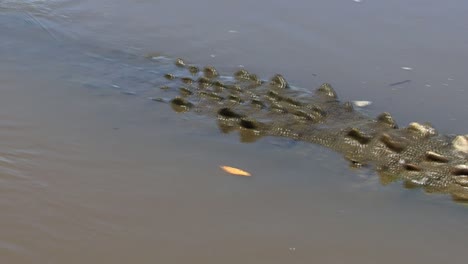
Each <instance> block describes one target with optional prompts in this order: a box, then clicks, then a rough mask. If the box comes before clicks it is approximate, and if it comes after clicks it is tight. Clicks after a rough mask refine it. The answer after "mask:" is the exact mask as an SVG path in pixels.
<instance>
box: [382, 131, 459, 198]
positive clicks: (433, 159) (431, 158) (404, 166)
mask: <svg viewBox="0 0 468 264" xmlns="http://www.w3.org/2000/svg"><path fill="white" fill-rule="evenodd" d="M439 139H440V140H431V141H420V142H418V143H416V144H414V148H411V149H409V150H408V152H407V153H408V155H406V158H404V157H402V156H399V160H398V161H397V162H395V163H394V164H393V165H392V166H391V167H390V168H387V169H385V170H383V171H380V172H379V174H380V176H381V180H382V181H383V183H384V184H385V183H388V182H393V181H395V180H398V179H404V180H405V186H406V187H407V188H415V187H423V188H424V190H425V191H427V192H430V193H449V194H451V195H452V198H453V199H454V200H455V201H459V202H468V135H460V136H456V137H452V138H451V140H443V138H439Z"/></svg>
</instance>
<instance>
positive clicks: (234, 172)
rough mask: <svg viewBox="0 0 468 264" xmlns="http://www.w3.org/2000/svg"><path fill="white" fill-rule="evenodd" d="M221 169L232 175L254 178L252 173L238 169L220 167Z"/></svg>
mask: <svg viewBox="0 0 468 264" xmlns="http://www.w3.org/2000/svg"><path fill="white" fill-rule="evenodd" d="M219 167H220V168H221V169H222V170H224V171H225V172H227V173H229V174H232V175H237V176H246V177H249V176H252V175H251V174H250V173H248V172H246V171H244V170H241V169H238V168H234V167H229V166H219Z"/></svg>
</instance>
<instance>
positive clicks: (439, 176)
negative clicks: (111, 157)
mask: <svg viewBox="0 0 468 264" xmlns="http://www.w3.org/2000/svg"><path fill="white" fill-rule="evenodd" d="M176 63H177V65H178V66H179V67H185V68H187V74H186V76H176V75H172V74H169V75H167V76H166V77H167V78H168V79H170V80H171V82H177V81H178V82H180V84H181V85H183V87H181V88H180V89H179V95H178V96H177V97H176V98H174V99H173V100H172V101H171V102H170V103H171V105H172V107H173V109H174V110H175V111H177V112H186V111H193V112H196V113H200V114H206V115H215V116H217V121H218V124H219V127H220V129H221V131H223V132H225V133H227V132H231V131H234V130H237V131H239V132H240V135H241V141H244V142H251V141H255V140H256V139H258V138H259V137H262V136H277V137H287V138H291V139H294V140H300V141H307V142H312V143H316V144H320V145H322V146H326V147H328V148H331V149H333V150H335V151H337V152H339V153H342V154H343V155H344V157H345V158H346V159H347V160H349V161H350V162H351V163H352V164H353V166H362V165H369V166H373V167H374V168H375V169H376V171H377V173H378V174H379V175H380V176H381V179H382V180H383V181H384V182H389V181H394V180H398V179H402V180H404V181H405V183H406V184H407V185H411V186H422V187H424V189H425V190H426V191H428V192H437V193H448V194H451V195H452V197H453V198H454V199H455V200H457V201H467V200H468V135H459V136H445V135H439V134H438V133H437V131H436V130H435V129H434V128H432V127H431V126H430V125H428V124H420V123H411V124H409V125H408V126H407V127H403V128H399V127H398V125H397V124H396V122H395V120H394V119H393V118H392V116H391V115H390V114H389V113H382V114H381V115H379V116H377V118H369V117H368V116H365V115H363V114H361V113H360V112H358V111H356V110H354V109H353V104H352V103H350V102H344V103H343V102H340V101H338V98H337V95H336V92H335V91H334V89H333V88H332V87H331V85H329V84H323V85H322V86H320V87H319V88H318V89H317V90H316V91H315V93H313V94H312V93H310V92H308V91H303V90H300V89H295V88H294V87H291V86H290V85H289V84H288V82H287V81H286V80H285V78H284V77H283V76H281V75H279V74H277V75H275V76H274V77H273V78H272V79H271V80H270V81H262V80H260V79H259V78H258V77H257V76H256V75H254V74H251V73H249V72H248V71H246V70H244V69H241V70H239V71H238V72H236V73H234V76H233V77H226V76H220V75H219V74H218V72H217V71H216V70H215V69H214V68H213V67H211V66H209V67H206V68H204V69H203V70H201V71H200V72H199V71H198V70H197V71H194V70H193V69H198V68H197V67H194V66H189V65H187V64H186V63H185V62H183V60H181V59H178V60H177V62H176ZM188 79H190V80H194V81H193V82H189V81H187V80H188ZM173 84H176V83H173ZM164 87H165V88H166V90H167V86H164Z"/></svg>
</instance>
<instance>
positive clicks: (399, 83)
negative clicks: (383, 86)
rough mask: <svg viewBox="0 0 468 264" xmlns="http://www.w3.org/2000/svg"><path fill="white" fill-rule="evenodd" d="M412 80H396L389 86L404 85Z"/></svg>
mask: <svg viewBox="0 0 468 264" xmlns="http://www.w3.org/2000/svg"><path fill="white" fill-rule="evenodd" d="M410 82H411V80H404V81H400V82H396V83H391V84H389V86H397V85H402V84H405V83H410Z"/></svg>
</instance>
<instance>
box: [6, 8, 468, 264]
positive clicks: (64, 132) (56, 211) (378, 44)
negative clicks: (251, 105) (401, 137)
mask: <svg viewBox="0 0 468 264" xmlns="http://www.w3.org/2000/svg"><path fill="white" fill-rule="evenodd" d="M466 10H468V4H467V3H465V1H455V0H453V1H432V0H431V1H428V0H426V1H422V0H421V1H417V0H413V1H403V0H396V1H391V3H390V2H389V1H365V0H363V1H361V2H355V1H352V0H332V1H296V2H291V3H286V2H284V1H255V2H252V1H242V0H241V1H230V2H224V1H209V0H201V1H129V0H117V1H110V0H101V1H90V0H89V1H85V0H82V1H11V0H5V1H4V0H2V1H0V55H1V59H0V91H1V96H0V212H1V214H0V262H1V263H11V264H18V263H252V264H254V263H255V264H257V263H344V262H346V263H396V262H405V263H406V262H411V263H441V262H451V263H465V262H466V259H467V257H468V253H467V252H466V250H465V249H466V243H467V242H466V238H467V237H468V208H467V207H466V206H464V205H461V204H457V203H454V202H452V201H451V200H450V197H447V196H444V195H427V194H425V193H424V192H423V191H421V190H408V189H405V188H403V187H402V184H401V183H395V184H391V185H388V186H383V185H381V184H380V183H379V179H378V177H377V175H376V174H375V173H373V172H372V171H367V170H355V169H349V168H348V164H347V163H346V162H345V161H344V160H343V158H342V157H340V155H338V154H336V153H333V152H331V151H329V150H327V149H324V148H321V147H319V146H316V145H312V144H307V143H292V142H290V141H287V140H278V139H272V138H264V139H262V140H260V141H258V142H256V143H251V144H242V143H240V142H239V140H238V136H237V135H236V134H232V135H231V134H229V135H222V134H221V133H220V132H219V131H218V128H217V127H216V124H215V122H214V120H212V119H211V118H209V117H203V116H194V115H180V114H176V113H174V112H173V111H172V110H171V109H170V107H168V106H167V105H165V104H161V103H156V102H153V101H151V100H148V97H151V96H156V95H158V92H156V90H155V89H154V85H158V84H160V83H162V82H164V80H163V79H162V78H161V77H160V75H161V74H162V73H165V72H167V71H174V70H176V68H175V67H174V65H173V64H172V62H171V61H170V60H167V61H166V60H164V59H161V60H159V61H156V62H155V61H148V60H147V59H145V58H144V56H145V55H146V54H148V53H154V54H159V55H161V56H164V57H167V58H171V59H173V58H176V57H183V58H185V59H187V60H188V61H190V62H193V63H195V64H197V65H201V66H202V65H205V64H212V65H214V66H216V67H217V68H218V69H219V70H220V71H221V72H223V73H226V74H229V73H231V72H233V71H234V70H235V69H237V68H238V67H239V65H243V66H244V67H246V68H248V69H249V70H251V71H252V72H255V73H257V74H259V75H260V76H262V77H264V78H268V77H270V76H271V75H273V74H274V73H277V72H280V73H282V74H283V75H284V76H286V77H287V79H288V80H289V82H290V83H293V84H294V85H297V86H300V87H306V88H310V89H312V88H315V87H317V86H318V85H319V84H320V83H322V82H325V81H326V82H330V83H332V84H333V85H334V86H335V87H336V90H337V92H338V94H339V97H340V98H344V99H347V100H369V101H372V102H373V104H372V105H371V106H369V107H367V108H366V109H364V110H363V111H366V112H368V113H369V115H376V114H378V113H380V112H383V111H390V112H392V114H393V115H394V117H395V118H396V119H397V120H398V121H399V123H401V124H407V123H408V122H410V121H414V120H418V121H430V122H432V124H433V125H434V126H435V127H436V128H438V129H439V130H440V131H441V132H442V133H466V132H467V131H468V126H467V125H466V124H467V118H466V116H467V113H468V104H466V100H467V98H468V94H467V91H466V89H467V87H468V77H467V75H466V70H467V69H468V55H467V54H468V52H467V50H468V39H467V37H466V36H468V34H466V33H468V23H467V21H466V18H465V13H466ZM407 80H408V81H407ZM220 165H230V166H234V167H239V168H242V169H245V170H247V171H249V172H251V173H252V174H253V176H252V177H248V178H247V177H234V176H230V175H227V174H225V173H224V172H222V171H221V170H220V169H219V166H220Z"/></svg>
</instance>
